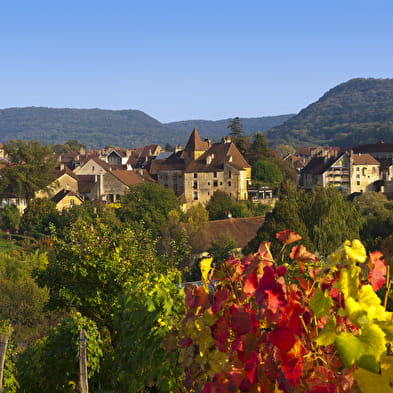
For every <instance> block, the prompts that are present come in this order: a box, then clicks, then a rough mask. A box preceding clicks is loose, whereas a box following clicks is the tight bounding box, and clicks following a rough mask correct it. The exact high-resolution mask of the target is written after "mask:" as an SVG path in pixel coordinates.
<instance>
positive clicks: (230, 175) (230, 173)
mask: <svg viewBox="0 0 393 393" xmlns="http://www.w3.org/2000/svg"><path fill="white" fill-rule="evenodd" d="M228 177H229V178H230V179H231V178H232V172H231V171H229V173H228Z"/></svg>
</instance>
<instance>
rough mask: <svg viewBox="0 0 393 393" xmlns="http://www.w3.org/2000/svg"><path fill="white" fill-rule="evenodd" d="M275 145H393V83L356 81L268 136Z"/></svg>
mask: <svg viewBox="0 0 393 393" xmlns="http://www.w3.org/2000/svg"><path fill="white" fill-rule="evenodd" d="M266 136H267V139H268V141H269V143H270V144H271V145H277V144H292V145H293V146H296V147H298V146H311V145H327V144H329V145H334V146H342V147H349V146H353V145H357V144H363V143H364V144H365V143H375V142H377V141H379V140H383V141H384V142H393V79H371V78H369V79H364V78H357V79H352V80H350V81H348V82H346V83H342V84H340V85H338V86H336V87H334V88H333V89H331V90H329V91H328V92H327V93H326V94H324V95H323V96H322V97H321V98H320V99H319V100H318V101H317V102H315V103H313V104H311V105H309V106H308V107H307V108H305V109H303V110H302V111H300V112H299V114H298V115H296V116H293V117H292V118H290V119H289V120H287V121H286V122H285V123H284V124H282V125H280V126H277V127H274V128H273V129H271V130H269V131H268V132H267V133H266Z"/></svg>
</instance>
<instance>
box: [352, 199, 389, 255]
mask: <svg viewBox="0 0 393 393" xmlns="http://www.w3.org/2000/svg"><path fill="white" fill-rule="evenodd" d="M354 203H355V205H356V206H357V207H358V209H359V212H360V214H361V216H362V219H363V227H362V230H361V238H362V240H363V241H364V243H365V244H366V246H367V248H368V249H370V250H378V249H379V248H380V246H381V243H382V242H383V240H384V239H386V238H387V237H388V236H389V235H391V234H392V233H393V202H391V201H388V199H387V198H386V196H385V195H384V194H382V193H380V192H365V193H363V194H361V195H359V196H357V197H356V198H355V200H354Z"/></svg>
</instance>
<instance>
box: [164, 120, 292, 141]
mask: <svg viewBox="0 0 393 393" xmlns="http://www.w3.org/2000/svg"><path fill="white" fill-rule="evenodd" d="M292 116H294V115H280V116H265V117H255V118H240V121H241V123H242V127H243V129H244V131H245V133H247V134H253V133H254V132H256V131H266V130H268V129H270V128H272V127H276V126H278V125H280V124H282V123H284V122H285V121H287V120H288V119H290V118H291V117H292ZM231 120H232V119H224V120H216V121H213V120H184V121H176V122H172V123H167V124H166V125H167V126H168V127H170V128H173V129H175V130H179V131H183V132H189V130H191V129H193V128H194V127H195V128H197V129H198V131H199V132H200V134H201V135H203V136H208V137H209V138H212V139H219V138H222V137H223V136H225V135H228V125H229V124H230V122H231Z"/></svg>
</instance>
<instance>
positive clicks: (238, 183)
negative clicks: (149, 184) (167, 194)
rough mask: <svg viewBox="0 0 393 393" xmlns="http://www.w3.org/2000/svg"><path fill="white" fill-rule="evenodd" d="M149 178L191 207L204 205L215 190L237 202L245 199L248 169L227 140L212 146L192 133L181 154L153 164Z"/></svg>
mask: <svg viewBox="0 0 393 393" xmlns="http://www.w3.org/2000/svg"><path fill="white" fill-rule="evenodd" d="M150 174H151V175H153V176H156V179H157V181H158V183H159V184H162V185H163V186H164V187H167V188H171V189H172V190H173V191H174V192H175V194H176V195H177V196H178V197H180V196H181V200H182V201H183V202H185V204H186V206H190V205H192V204H194V203H207V202H208V201H209V200H210V198H211V197H212V195H213V194H214V192H215V191H217V190H220V191H224V192H226V193H228V194H229V195H231V196H232V197H233V198H234V199H237V200H245V199H248V191H247V186H248V184H249V182H250V180H251V166H250V165H249V164H248V163H247V161H246V160H245V158H244V157H243V156H242V154H241V153H240V152H239V150H238V149H237V147H236V146H235V144H234V143H233V142H232V141H231V139H230V138H229V137H226V138H223V140H222V142H221V143H213V144H211V142H210V141H209V140H202V139H201V137H200V135H199V133H198V131H197V130H196V129H194V130H193V131H192V133H191V135H190V138H189V139H188V142H187V144H186V146H185V148H184V150H180V151H177V152H175V153H173V154H172V155H171V156H170V157H168V158H167V159H164V160H153V161H152V164H151V167H150Z"/></svg>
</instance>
